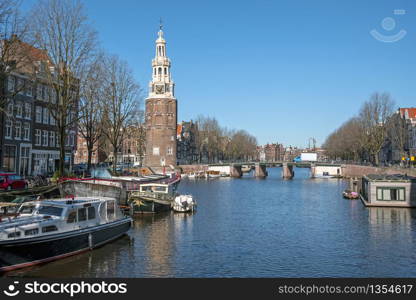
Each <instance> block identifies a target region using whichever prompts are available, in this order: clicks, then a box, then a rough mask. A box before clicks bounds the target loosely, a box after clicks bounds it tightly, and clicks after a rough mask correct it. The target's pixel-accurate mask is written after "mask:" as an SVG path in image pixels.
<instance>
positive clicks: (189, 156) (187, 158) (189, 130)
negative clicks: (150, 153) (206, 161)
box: [176, 121, 198, 165]
mask: <svg viewBox="0 0 416 300" xmlns="http://www.w3.org/2000/svg"><path fill="white" fill-rule="evenodd" d="M176 128H177V130H176V140H177V142H176V144H177V150H176V155H177V162H178V164H179V165H190V164H193V163H196V162H198V151H197V145H196V134H197V133H196V131H197V127H196V124H195V123H193V122H192V121H190V122H184V121H182V123H180V124H178V125H177V127H176Z"/></svg>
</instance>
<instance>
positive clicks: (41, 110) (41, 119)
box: [35, 106, 56, 125]
mask: <svg viewBox="0 0 416 300" xmlns="http://www.w3.org/2000/svg"><path fill="white" fill-rule="evenodd" d="M35 122H36V123H40V124H50V125H56V120H55V118H54V117H53V116H52V114H51V113H50V111H49V109H48V108H47V107H41V106H36V114H35Z"/></svg>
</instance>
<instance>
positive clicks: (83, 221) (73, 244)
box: [0, 197, 132, 273]
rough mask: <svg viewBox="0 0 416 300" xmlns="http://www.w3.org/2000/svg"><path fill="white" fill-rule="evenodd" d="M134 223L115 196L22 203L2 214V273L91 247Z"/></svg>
mask: <svg viewBox="0 0 416 300" xmlns="http://www.w3.org/2000/svg"><path fill="white" fill-rule="evenodd" d="M131 223H132V219H131V218H130V217H127V216H125V215H124V214H123V213H122V212H121V210H120V208H119V206H118V204H117V200H116V199H114V198H106V197H75V198H72V199H53V200H43V201H32V202H26V203H23V204H22V206H21V207H20V208H19V209H18V210H17V212H16V213H15V214H14V216H11V215H8V216H7V217H0V257H1V259H0V273H2V272H6V271H10V270H14V269H19V268H24V267H28V266H32V265H36V264H41V263H46V262H49V261H53V260H57V259H60V258H64V257H67V256H70V255H75V254H78V253H81V252H84V251H88V250H91V249H93V248H96V247H98V246H101V245H103V244H105V243H107V242H109V241H112V240H114V239H116V238H117V237H119V236H121V235H123V234H125V233H126V232H127V231H128V230H129V228H130V227H131Z"/></svg>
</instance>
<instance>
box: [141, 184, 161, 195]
mask: <svg viewBox="0 0 416 300" xmlns="http://www.w3.org/2000/svg"><path fill="white" fill-rule="evenodd" d="M140 188H141V191H142V192H156V193H166V192H167V188H166V187H164V186H155V185H152V186H141V187H140Z"/></svg>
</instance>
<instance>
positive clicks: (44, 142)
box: [42, 130, 48, 147]
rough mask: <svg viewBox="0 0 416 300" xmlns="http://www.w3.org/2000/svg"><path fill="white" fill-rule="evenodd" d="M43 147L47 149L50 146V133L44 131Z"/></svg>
mask: <svg viewBox="0 0 416 300" xmlns="http://www.w3.org/2000/svg"><path fill="white" fill-rule="evenodd" d="M42 146H45V147H47V146H48V131H47V130H43V132H42Z"/></svg>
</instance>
